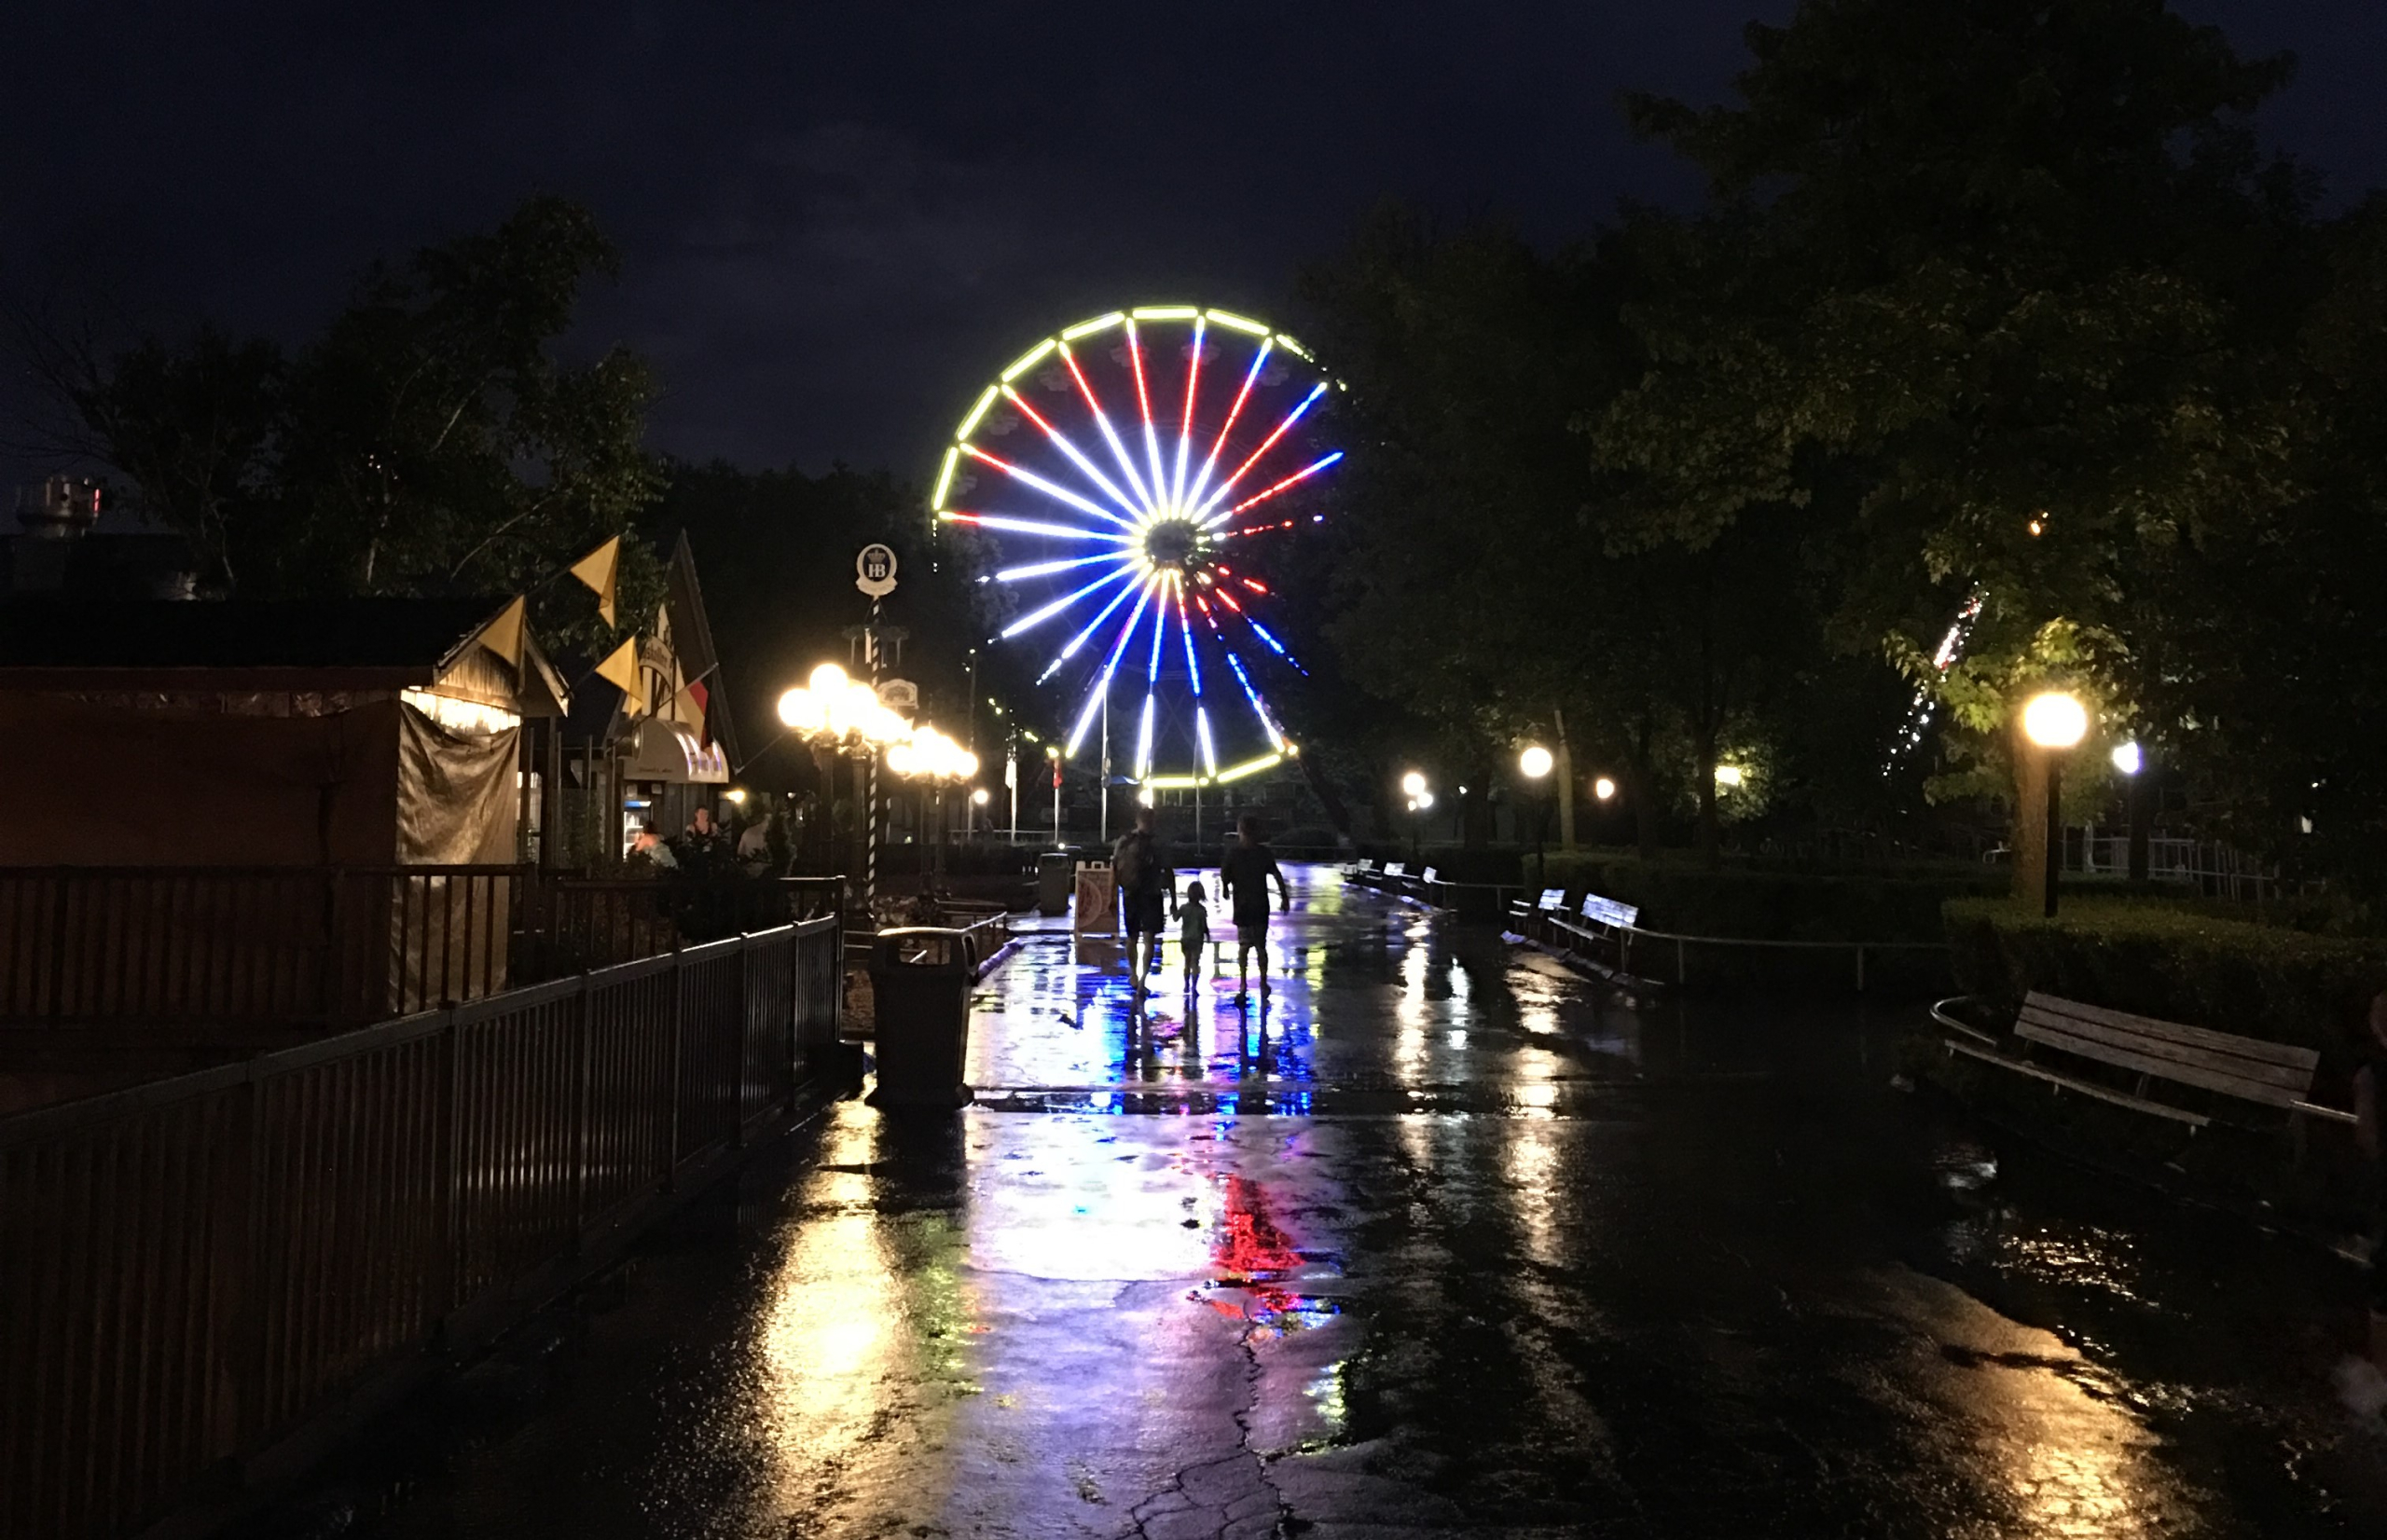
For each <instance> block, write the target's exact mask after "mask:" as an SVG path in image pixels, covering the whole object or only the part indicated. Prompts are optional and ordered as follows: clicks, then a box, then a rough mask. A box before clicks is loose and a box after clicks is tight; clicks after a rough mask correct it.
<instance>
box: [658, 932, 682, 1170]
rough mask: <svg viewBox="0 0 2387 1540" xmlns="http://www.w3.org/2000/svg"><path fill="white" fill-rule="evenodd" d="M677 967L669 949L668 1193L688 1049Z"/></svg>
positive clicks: (676, 1163)
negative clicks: (682, 1077) (669, 1123)
mask: <svg viewBox="0 0 2387 1540" xmlns="http://www.w3.org/2000/svg"><path fill="white" fill-rule="evenodd" d="M683 972H684V969H682V968H681V966H680V952H679V949H678V948H677V947H674V948H672V951H671V974H670V977H671V1078H670V1079H669V1080H668V1081H666V1082H665V1084H664V1088H663V1093H664V1094H665V1095H666V1096H668V1097H669V1098H670V1101H671V1106H670V1113H671V1129H670V1136H669V1138H667V1139H666V1140H665V1141H664V1145H663V1190H664V1191H666V1192H669V1191H670V1190H671V1189H672V1188H673V1187H674V1186H675V1185H676V1183H677V1182H678V1179H679V1175H680V1102H681V1093H680V1079H681V1075H682V1073H683V1065H684V1062H685V1058H686V1048H687V1021H688V1002H687V994H688V991H687V981H686V980H685V979H684V978H683V976H682V975H683Z"/></svg>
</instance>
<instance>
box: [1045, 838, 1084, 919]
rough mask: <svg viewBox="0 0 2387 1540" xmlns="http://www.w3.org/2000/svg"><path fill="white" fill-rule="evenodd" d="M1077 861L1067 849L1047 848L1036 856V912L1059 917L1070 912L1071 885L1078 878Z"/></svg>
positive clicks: (1050, 916)
mask: <svg viewBox="0 0 2387 1540" xmlns="http://www.w3.org/2000/svg"><path fill="white" fill-rule="evenodd" d="M1076 872H1077V868H1076V863H1075V861H1074V859H1072V858H1071V857H1070V855H1069V852H1068V851H1066V850H1047V851H1045V852H1044V853H1043V854H1042V855H1040V856H1038V857H1037V858H1036V912H1037V913H1038V914H1042V915H1044V916H1045V917H1046V918H1048V919H1051V918H1057V917H1058V916H1060V915H1063V914H1068V913H1069V890H1070V885H1071V884H1072V883H1074V882H1075V881H1076V880H1077V876H1076Z"/></svg>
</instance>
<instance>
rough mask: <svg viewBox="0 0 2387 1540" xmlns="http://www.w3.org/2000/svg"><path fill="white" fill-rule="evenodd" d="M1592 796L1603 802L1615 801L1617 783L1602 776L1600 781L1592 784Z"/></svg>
mask: <svg viewBox="0 0 2387 1540" xmlns="http://www.w3.org/2000/svg"><path fill="white" fill-rule="evenodd" d="M1592 795H1594V796H1595V797H1597V798H1599V799H1600V801H1602V802H1609V801H1612V800H1614V798H1615V796H1616V782H1614V781H1612V780H1610V779H1608V778H1607V777H1606V776H1602V777H1600V778H1599V779H1597V780H1595V781H1594V782H1592Z"/></svg>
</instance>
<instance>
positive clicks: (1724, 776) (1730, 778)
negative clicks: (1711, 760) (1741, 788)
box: [1716, 764, 1743, 788]
mask: <svg viewBox="0 0 2387 1540" xmlns="http://www.w3.org/2000/svg"><path fill="white" fill-rule="evenodd" d="M1742 779H1743V777H1742V774H1741V767H1740V766H1739V765H1737V764H1719V765H1718V766H1717V767H1716V784H1717V785H1718V786H1721V787H1726V788H1731V787H1734V786H1738V785H1740V784H1741V781H1742Z"/></svg>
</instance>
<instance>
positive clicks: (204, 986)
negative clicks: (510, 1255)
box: [0, 866, 844, 1025]
mask: <svg viewBox="0 0 2387 1540" xmlns="http://www.w3.org/2000/svg"><path fill="white" fill-rule="evenodd" d="M843 887H844V883H843V879H842V878H837V877H788V878H780V879H777V880H770V881H766V880H760V879H749V878H738V879H733V880H727V881H701V880H696V879H687V878H673V877H668V876H666V877H657V878H650V879H628V880H624V879H586V878H579V877H573V876H559V875H557V874H555V873H542V872H539V871H538V870H537V869H535V868H531V867H526V866H388V867H75V866H59V867H15V868H0V1021H8V1022H18V1023H43V1022H51V1023H89V1022H125V1023H147V1024H158V1023H194V1022H226V1023H240V1024H252V1025H270V1024H291V1025H297V1024H317V1025H321V1024H363V1023H366V1022H374V1021H381V1020H385V1019H387V1018H389V1017H391V1016H398V1015H405V1014H408V1013H410V1012H413V1011H425V1010H429V1009H431V1008H433V1007H435V1006H438V1005H441V1004H444V1003H447V1002H449V1001H462V1000H475V999H479V998H481V997H484V996H487V995H491V994H495V993H497V992H499V991H502V990H504V989H506V988H508V987H510V986H512V985H515V984H520V983H537V982H539V981H541V980H544V979H551V978H559V977H562V976H564V975H566V974H570V973H575V972H579V971H582V970H584V969H592V968H608V967H612V966H614V964H616V963H623V962H630V961H634V960H636V959H638V958H641V957H650V956H657V955H659V954H661V953H665V952H669V951H670V950H672V949H673V948H674V947H679V946H684V945H687V944H690V943H692V942H702V941H707V940H711V939H712V938H714V937H718V936H726V935H737V934H739V933H742V932H747V931H753V930H762V929H767V928H771V927H773V926H779V925H786V924H790V923H793V922H794V921H798V920H804V919H809V918H811V917H813V916H815V915H818V914H829V913H834V912H835V909H836V908H837V906H838V904H839V903H840V902H841V901H842V893H843Z"/></svg>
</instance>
